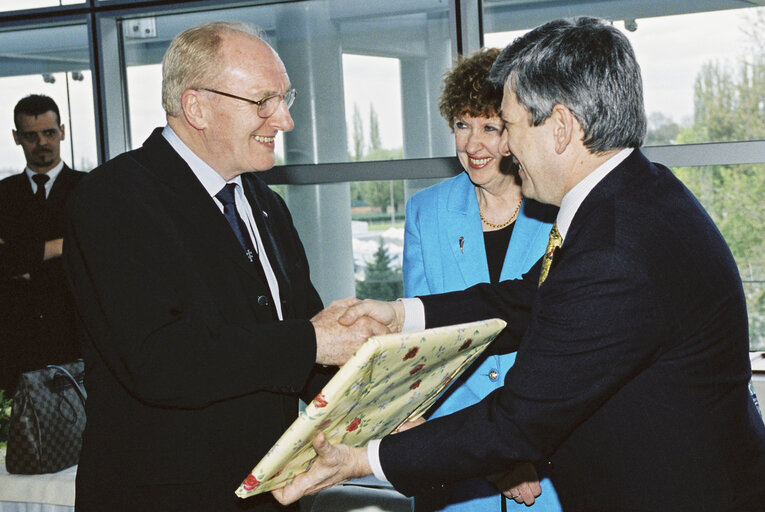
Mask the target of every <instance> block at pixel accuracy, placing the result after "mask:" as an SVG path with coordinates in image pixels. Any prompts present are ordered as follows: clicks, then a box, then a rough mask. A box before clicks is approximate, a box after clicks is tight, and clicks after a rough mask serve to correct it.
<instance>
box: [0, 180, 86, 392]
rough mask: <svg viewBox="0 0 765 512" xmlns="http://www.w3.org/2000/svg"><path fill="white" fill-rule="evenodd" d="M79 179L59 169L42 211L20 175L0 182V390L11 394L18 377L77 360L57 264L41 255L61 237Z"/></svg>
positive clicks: (71, 317)
mask: <svg viewBox="0 0 765 512" xmlns="http://www.w3.org/2000/svg"><path fill="white" fill-rule="evenodd" d="M84 175H85V173H83V172H79V171H73V170H72V169H70V168H69V167H67V166H66V165H64V168H63V169H62V170H61V172H60V173H59V175H58V176H57V177H56V181H54V182H53V187H52V188H51V191H50V194H48V198H47V199H46V201H45V206H44V207H43V208H40V207H39V205H37V203H36V201H35V200H34V193H33V192H32V186H31V184H30V183H29V178H28V177H27V176H26V174H25V173H24V172H22V173H20V174H15V175H13V176H9V177H8V178H5V179H4V180H2V181H0V238H2V239H3V240H4V241H5V243H4V244H0V353H2V354H3V356H2V357H0V360H2V362H0V389H6V390H8V391H9V392H12V390H13V389H14V388H15V387H16V384H17V382H18V376H19V374H20V373H21V372H25V371H29V370H36V369H38V368H42V367H43V366H45V365H46V364H52V363H66V362H69V361H72V360H74V359H76V358H77V357H79V354H80V351H79V348H78V346H77V339H76V335H75V314H74V305H73V302H72V297H71V294H70V293H69V288H68V286H67V284H66V278H65V277H64V270H63V267H62V263H61V258H53V259H50V260H48V261H43V255H44V245H45V242H46V241H48V240H54V239H56V238H61V237H62V236H64V205H65V204H66V201H67V200H68V199H69V196H70V194H71V193H72V190H74V187H75V185H77V183H78V182H79V181H80V179H81V178H82V177H83V176H84ZM24 274H28V275H29V278H28V279H25V278H21V277H20V276H21V275H24Z"/></svg>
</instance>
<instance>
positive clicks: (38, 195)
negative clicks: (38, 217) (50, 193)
mask: <svg viewBox="0 0 765 512" xmlns="http://www.w3.org/2000/svg"><path fill="white" fill-rule="evenodd" d="M49 179H50V178H49V177H48V175H47V174H35V175H34V176H32V181H34V182H35V184H37V192H35V201H37V202H38V203H45V183H47V181H48V180H49Z"/></svg>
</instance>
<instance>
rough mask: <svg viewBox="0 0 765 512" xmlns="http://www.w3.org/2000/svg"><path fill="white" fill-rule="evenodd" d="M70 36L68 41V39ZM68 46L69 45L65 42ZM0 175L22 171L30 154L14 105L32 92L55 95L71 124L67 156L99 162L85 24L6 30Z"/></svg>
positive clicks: (1, 40)
mask: <svg viewBox="0 0 765 512" xmlns="http://www.w3.org/2000/svg"><path fill="white" fill-rule="evenodd" d="M62 41H66V45H63V44H62ZM64 46H65V47H64ZM0 48H3V55H2V56H0V90H2V91H3V97H4V98H5V102H4V105H3V109H2V114H1V115H0V133H1V134H3V136H2V137H0V162H2V163H0V178H3V177H5V176H8V175H10V174H15V173H18V172H21V171H22V170H23V169H24V166H25V160H24V154H23V153H22V150H21V148H19V147H18V146H16V144H15V143H14V141H13V137H12V136H11V130H13V129H14V124H13V107H14V106H15V105H16V102H18V100H20V99H21V98H23V97H24V96H27V95H29V94H44V95H47V96H50V97H51V98H53V100H54V101H55V102H56V104H57V105H58V107H59V110H60V112H61V122H62V123H63V124H65V125H66V138H65V139H64V141H63V142H62V143H61V157H62V159H63V160H64V161H65V162H66V163H67V164H69V165H70V166H72V167H73V168H75V169H78V170H84V171H87V170H90V169H92V168H93V167H95V166H96V164H97V147H96V130H95V116H94V112H93V82H92V76H91V72H90V61H89V53H88V34H87V29H86V26H85V25H70V26H63V27H54V28H38V29H26V30H23V31H22V30H18V31H9V32H0Z"/></svg>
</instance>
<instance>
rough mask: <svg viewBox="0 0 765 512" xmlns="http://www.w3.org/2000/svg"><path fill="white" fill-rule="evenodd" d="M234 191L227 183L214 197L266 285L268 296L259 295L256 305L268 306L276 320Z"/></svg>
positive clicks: (234, 185) (266, 281)
mask: <svg viewBox="0 0 765 512" xmlns="http://www.w3.org/2000/svg"><path fill="white" fill-rule="evenodd" d="M235 190H236V184H234V183H227V184H226V185H225V186H224V187H223V188H222V189H221V190H220V192H218V193H217V194H215V197H216V198H217V199H218V201H220V202H221V203H222V204H223V215H224V216H225V217H226V220H227V221H228V224H229V225H230V226H231V229H232V230H233V231H234V234H235V235H236V238H237V240H239V243H240V244H241V246H242V248H243V249H244V252H245V254H246V255H247V258H249V260H250V262H252V263H253V264H254V265H255V268H256V270H257V271H258V275H260V278H261V279H262V280H263V284H265V285H266V289H267V290H268V296H265V295H261V296H260V297H258V304H259V305H261V306H268V308H269V310H270V311H271V315H272V316H273V317H274V319H277V314H276V309H275V307H274V304H273V302H274V301H273V298H272V297H271V290H270V286H269V284H268V279H266V273H265V271H264V270H263V266H262V265H261V264H260V259H259V258H258V257H257V251H256V250H255V247H254V246H253V245H252V238H251V237H250V232H249V231H248V230H247V226H246V225H245V224H244V221H243V220H242V218H241V217H240V216H239V212H238V211H237V209H236V200H235V199H234V191H235Z"/></svg>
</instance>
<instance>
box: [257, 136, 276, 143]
mask: <svg viewBox="0 0 765 512" xmlns="http://www.w3.org/2000/svg"><path fill="white" fill-rule="evenodd" d="M255 140H256V141H258V142H262V143H264V144H273V142H274V137H265V136H263V135H256V136H255Z"/></svg>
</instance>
